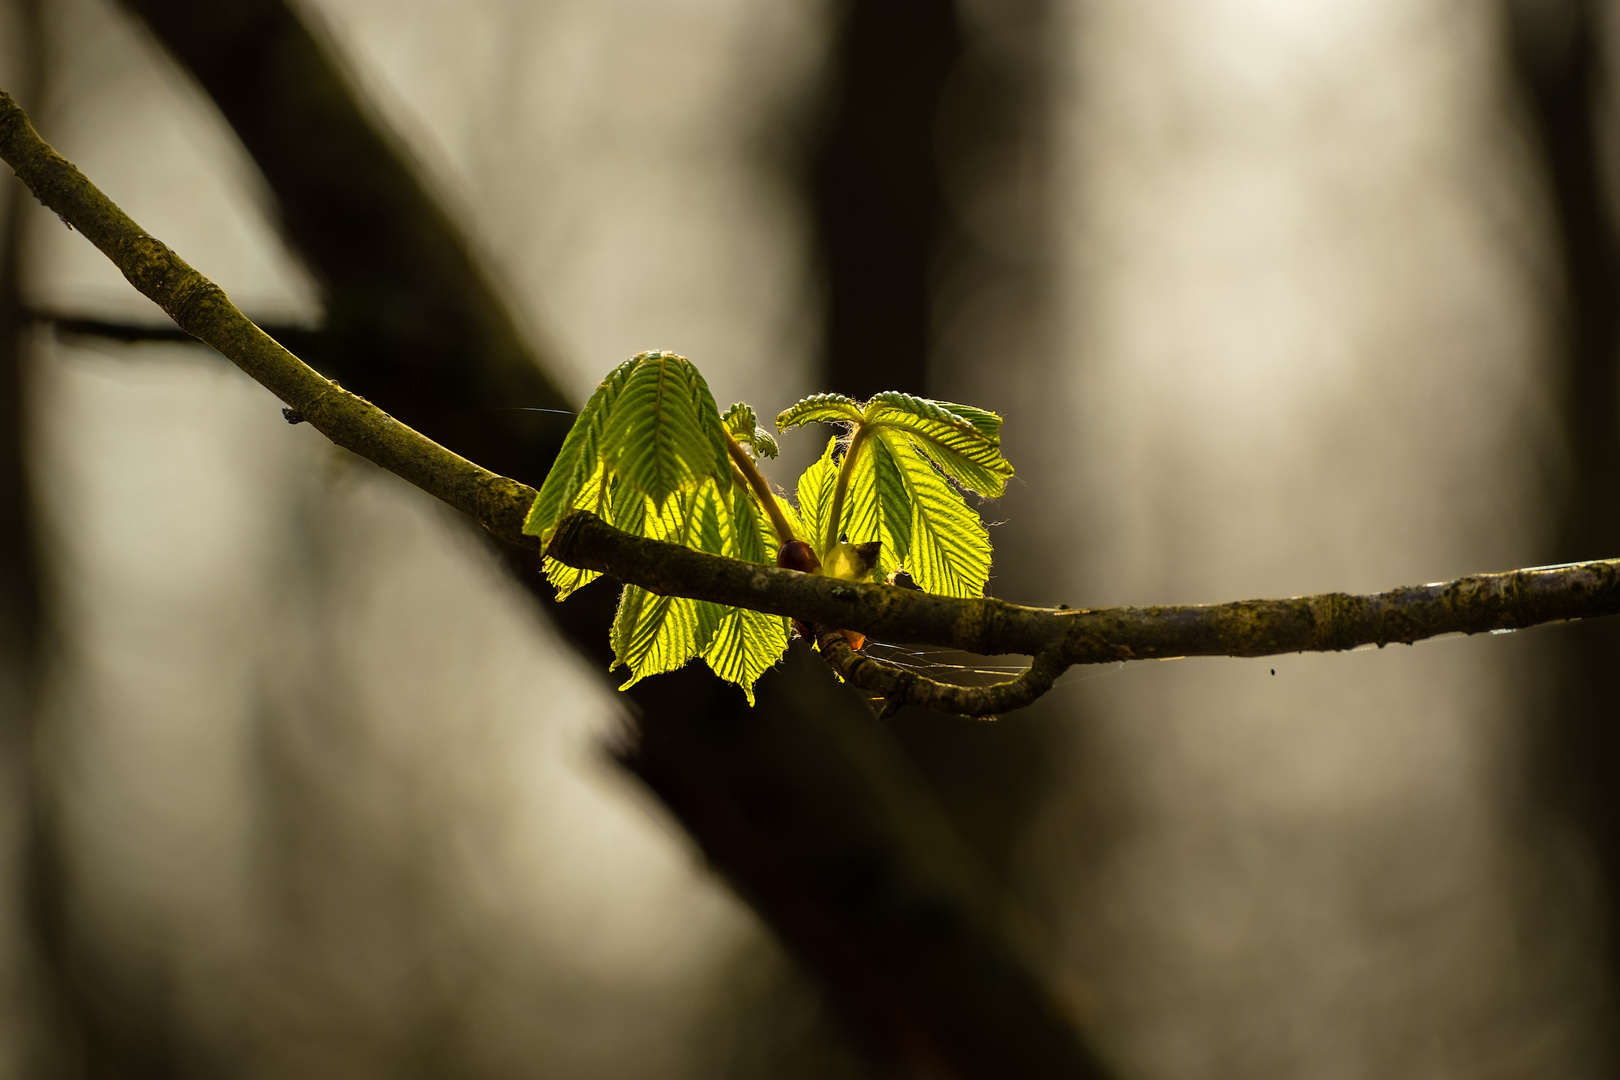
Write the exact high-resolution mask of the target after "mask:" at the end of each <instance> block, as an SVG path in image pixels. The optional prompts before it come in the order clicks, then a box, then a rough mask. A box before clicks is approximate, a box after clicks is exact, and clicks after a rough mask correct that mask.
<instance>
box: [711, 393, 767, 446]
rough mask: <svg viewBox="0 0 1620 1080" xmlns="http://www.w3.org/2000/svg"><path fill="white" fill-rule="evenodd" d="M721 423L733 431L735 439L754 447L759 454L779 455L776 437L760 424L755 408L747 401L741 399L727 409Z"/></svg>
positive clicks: (732, 434) (732, 435)
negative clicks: (756, 418)
mask: <svg viewBox="0 0 1620 1080" xmlns="http://www.w3.org/2000/svg"><path fill="white" fill-rule="evenodd" d="M720 423H721V424H723V425H724V426H725V429H726V430H727V431H729V432H731V437H732V438H733V439H736V440H737V441H738V442H740V443H742V444H743V445H744V446H748V447H752V448H753V451H754V453H755V454H756V455H757V456H759V457H764V458H774V457H775V456H776V455H777V451H778V449H779V448H778V447H777V445H776V439H775V437H774V436H772V435H771V433H770V432H768V431H766V430H765V429H764V428H762V427H760V426H759V421H757V420H755V419H754V410H753V409H752V408H751V407H750V406H749V405H748V404H747V403H746V402H742V401H739V402H737V403H736V404H735V405H733V406H732V407H731V408H729V409H727V410H726V414H725V415H724V416H722V417H721V418H720Z"/></svg>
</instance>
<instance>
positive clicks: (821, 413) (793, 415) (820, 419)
mask: <svg viewBox="0 0 1620 1080" xmlns="http://www.w3.org/2000/svg"><path fill="white" fill-rule="evenodd" d="M860 422H861V407H860V404H859V403H857V402H856V401H855V399H854V398H847V397H845V396H844V395H843V394H812V395H811V396H810V397H807V398H805V399H803V400H802V401H799V402H796V403H795V404H793V405H790V406H788V407H787V408H786V409H783V410H782V411H781V412H780V413H778V414H777V415H776V430H778V431H786V430H787V429H788V428H795V427H800V426H801V425H804V424H858V423H860Z"/></svg>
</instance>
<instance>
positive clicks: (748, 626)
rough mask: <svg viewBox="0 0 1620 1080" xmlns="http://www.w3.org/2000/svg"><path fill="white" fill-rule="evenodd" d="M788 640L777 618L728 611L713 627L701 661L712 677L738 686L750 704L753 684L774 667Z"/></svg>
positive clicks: (783, 622) (783, 624)
mask: <svg viewBox="0 0 1620 1080" xmlns="http://www.w3.org/2000/svg"><path fill="white" fill-rule="evenodd" d="M788 640H789V639H788V621H787V620H786V619H784V618H782V617H781V616H780V615H767V614H765V613H764V612H763V611H749V610H748V609H746V608H732V609H731V610H730V611H728V612H727V613H726V614H725V615H724V616H723V617H722V618H721V620H720V625H719V626H718V627H716V628H715V631H714V636H713V637H712V638H710V639H709V646H708V648H707V649H705V650H704V652H703V660H704V662H705V663H706V664H708V665H709V668H710V670H712V671H713V672H714V673H715V674H716V675H718V676H720V677H721V678H722V679H726V680H728V681H730V682H734V683H736V684H737V685H738V686H740V687H742V692H743V694H744V695H746V696H747V698H748V704H750V705H752V704H754V683H756V682H758V681H759V677H760V676H761V675H763V674H765V673H766V672H767V671H769V670H770V669H771V668H773V667H775V666H776V663H777V661H778V660H780V659H781V658H782V654H783V653H784V652H786V651H787V647H788Z"/></svg>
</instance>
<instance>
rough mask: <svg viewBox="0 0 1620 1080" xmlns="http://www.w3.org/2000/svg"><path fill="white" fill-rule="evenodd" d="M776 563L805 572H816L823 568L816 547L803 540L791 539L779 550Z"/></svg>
mask: <svg viewBox="0 0 1620 1080" xmlns="http://www.w3.org/2000/svg"><path fill="white" fill-rule="evenodd" d="M776 565H777V566H780V567H784V568H786V569H788V570H797V571H799V572H800V573H804V574H814V573H816V572H817V571H819V570H820V569H821V560H820V559H818V558H816V549H815V548H813V547H811V546H810V545H809V544H807V543H805V542H804V541H803V540H789V541H788V542H787V543H785V544H783V545H782V546H781V547H780V548H779V549H778V550H777V552H776Z"/></svg>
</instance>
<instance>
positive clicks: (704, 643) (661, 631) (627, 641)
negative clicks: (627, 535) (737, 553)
mask: <svg viewBox="0 0 1620 1080" xmlns="http://www.w3.org/2000/svg"><path fill="white" fill-rule="evenodd" d="M727 494H729V492H728V493H727ZM640 498H641V500H642V509H643V513H642V522H641V524H642V530H643V532H642V535H646V536H650V537H652V538H653V539H658V540H669V541H671V542H674V543H681V544H686V545H688V546H690V547H696V548H698V549H699V550H705V551H711V552H713V553H715V554H721V553H722V552H723V549H724V548H725V547H726V546H727V542H726V541H727V537H728V536H730V535H731V534H732V533H733V529H732V515H731V511H730V508H729V507H727V506H726V505H725V502H724V498H725V496H722V495H721V494H720V492H719V489H718V487H717V486H716V485H715V484H713V483H706V484H704V485H703V487H701V488H700V489H698V490H697V491H696V492H683V493H680V494H677V495H676V496H674V497H673V498H670V499H669V500H668V501H667V502H665V504H664V505H663V506H662V507H654V506H653V504H652V500H651V499H650V498H648V497H646V496H640ZM725 610H726V609H724V608H722V607H720V606H719V605H718V604H712V603H709V602H707V601H702V600H691V599H687V598H685V597H668V596H655V595H653V594H652V593H649V592H647V591H646V590H645V589H640V588H637V587H636V586H633V585H627V586H625V590H624V593H623V594H622V595H621V596H620V598H619V610H618V611H617V612H616V613H615V615H614V619H613V630H612V643H613V652H614V657H615V666H618V665H623V666H625V667H628V668H629V669H630V678H629V680H628V681H626V682H625V683H624V684H623V685H622V686H621V687H620V689H621V690H624V689H628V688H629V687H631V686H634V685H635V684H636V683H638V682H640V681H641V680H642V679H645V678H646V677H647V676H649V675H658V674H661V673H663V672H666V671H674V670H676V669H677V668H680V667H684V666H685V665H686V664H687V663H688V662H689V661H691V660H692V659H694V658H695V657H697V656H698V655H700V654H701V653H703V652H704V650H705V649H706V648H707V647H708V644H709V640H710V638H711V637H713V635H714V632H715V628H716V627H717V626H719V624H720V622H721V620H722V618H723V617H724V615H725Z"/></svg>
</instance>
